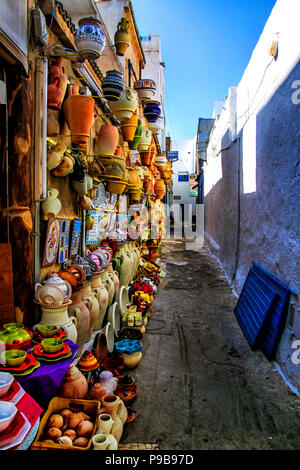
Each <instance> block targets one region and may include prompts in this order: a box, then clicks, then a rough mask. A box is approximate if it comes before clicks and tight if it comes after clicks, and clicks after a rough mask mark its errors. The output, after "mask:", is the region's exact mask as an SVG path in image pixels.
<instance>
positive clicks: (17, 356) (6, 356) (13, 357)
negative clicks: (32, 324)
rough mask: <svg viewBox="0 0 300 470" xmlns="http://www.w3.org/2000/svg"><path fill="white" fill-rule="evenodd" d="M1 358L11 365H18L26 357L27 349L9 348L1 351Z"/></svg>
mask: <svg viewBox="0 0 300 470" xmlns="http://www.w3.org/2000/svg"><path fill="white" fill-rule="evenodd" d="M1 359H2V361H3V362H4V363H5V365H7V366H9V367H18V366H20V365H21V364H22V362H24V361H25V359H26V351H22V349H8V350H7V351H3V352H2V353H1Z"/></svg>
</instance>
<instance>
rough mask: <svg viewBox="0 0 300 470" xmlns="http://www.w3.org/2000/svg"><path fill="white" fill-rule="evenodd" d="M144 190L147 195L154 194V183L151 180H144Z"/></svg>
mask: <svg viewBox="0 0 300 470" xmlns="http://www.w3.org/2000/svg"><path fill="white" fill-rule="evenodd" d="M143 190H144V193H145V194H152V193H153V183H152V181H151V180H149V179H147V180H144V183H143Z"/></svg>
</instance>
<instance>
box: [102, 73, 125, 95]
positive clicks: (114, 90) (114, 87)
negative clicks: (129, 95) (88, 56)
mask: <svg viewBox="0 0 300 470" xmlns="http://www.w3.org/2000/svg"><path fill="white" fill-rule="evenodd" d="M101 88H102V91H103V95H104V97H105V98H106V99H107V100H109V101H118V99H119V98H120V96H121V94H122V93H123V91H124V89H125V81H124V78H123V74H122V73H121V72H118V71H117V70H108V71H107V72H106V76H105V77H104V78H103V79H102V81H101Z"/></svg>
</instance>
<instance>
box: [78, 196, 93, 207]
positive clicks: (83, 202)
mask: <svg viewBox="0 0 300 470" xmlns="http://www.w3.org/2000/svg"><path fill="white" fill-rule="evenodd" d="M79 205H80V207H81V209H83V210H85V211H89V210H90V209H91V207H92V200H91V199H90V198H89V197H87V196H81V197H80V199H79Z"/></svg>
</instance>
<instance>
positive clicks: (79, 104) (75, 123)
mask: <svg viewBox="0 0 300 470" xmlns="http://www.w3.org/2000/svg"><path fill="white" fill-rule="evenodd" d="M94 105H95V100H94V98H92V97H91V96H86V95H70V96H68V98H67V99H66V101H65V103H64V106H63V111H64V115H65V119H66V122H67V124H68V126H69V128H70V131H71V138H72V142H74V143H75V144H78V145H80V144H86V143H87V142H88V140H89V136H90V130H91V125H92V121H93V117H94Z"/></svg>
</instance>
